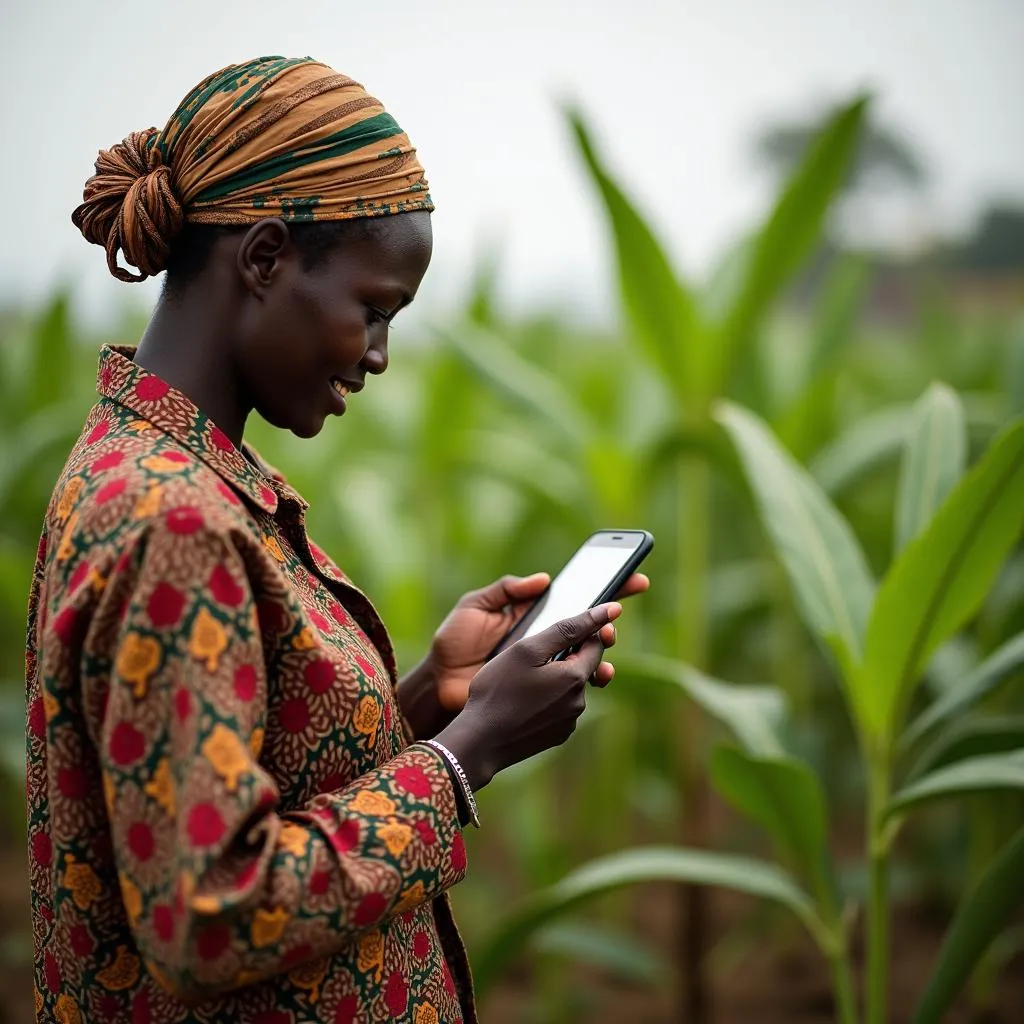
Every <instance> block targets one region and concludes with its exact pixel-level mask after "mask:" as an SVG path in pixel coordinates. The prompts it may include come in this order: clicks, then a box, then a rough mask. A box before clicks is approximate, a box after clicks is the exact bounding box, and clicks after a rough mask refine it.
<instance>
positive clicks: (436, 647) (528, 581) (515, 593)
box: [427, 572, 651, 715]
mask: <svg viewBox="0 0 1024 1024" xmlns="http://www.w3.org/2000/svg"><path fill="white" fill-rule="evenodd" d="M550 582H551V577H550V576H548V574H547V573H546V572H538V573H534V574H533V575H532V576H522V577H521V576H503V577H502V578H501V579H500V580H497V581H496V582H494V583H492V584H491V585H490V586H488V587H483V588H482V589H480V590H473V591H470V592H469V593H468V594H465V595H464V596H463V597H462V598H461V599H460V601H459V603H458V604H457V605H456V606H455V607H454V608H453V609H452V610H451V612H449V613H448V617H447V618H446V619H445V620H444V622H442V623H441V625H440V627H439V628H438V630H437V632H436V633H435V634H434V642H433V644H432V645H431V649H430V654H429V656H428V659H427V660H428V662H430V663H431V667H432V676H433V682H434V692H435V696H436V699H437V702H438V704H439V705H440V706H441V708H442V709H443V710H444V711H445V712H447V713H448V714H449V715H454V714H457V713H458V712H459V711H461V710H462V709H463V708H464V707H465V705H466V699H467V698H468V696H469V683H470V680H472V678H473V676H475V675H476V674H477V672H479V671H480V669H481V668H483V666H484V662H485V660H486V658H487V655H488V654H490V653H491V651H493V650H494V648H495V647H496V646H497V644H498V641H500V640H501V638H502V637H503V636H504V635H505V634H506V633H507V632H508V631H509V630H510V629H511V628H512V627H513V626H514V625H515V624H516V623H517V622H518V621H519V620H520V619H521V618H522V617H523V615H524V614H525V613H526V610H527V609H528V608H529V607H530V604H531V603H532V602H533V601H534V600H536V599H537V598H538V597H540V595H541V594H542V593H543V592H544V590H545V589H546V588H547V586H548V584H549V583H550ZM650 585H651V583H650V580H649V579H648V578H647V577H646V576H644V575H643V574H642V573H634V574H633V575H632V576H631V577H630V578H629V579H628V580H626V582H625V583H624V584H623V586H622V589H621V590H620V591H619V592H618V594H617V595H616V596H615V598H614V599H615V600H621V599H622V598H624V597H630V596H632V595H633V594H641V593H643V592H644V591H645V590H646V589H647V588H648V587H649V586H650ZM610 670H611V666H610V665H604V664H603V665H601V666H599V668H598V680H597V681H598V682H599V683H601V682H607V680H606V679H602V678H600V676H601V673H603V672H604V673H607V672H609V671H610Z"/></svg>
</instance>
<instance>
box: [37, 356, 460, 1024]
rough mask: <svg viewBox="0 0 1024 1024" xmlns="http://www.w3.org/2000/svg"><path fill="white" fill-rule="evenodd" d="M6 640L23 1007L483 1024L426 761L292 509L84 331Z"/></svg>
mask: <svg viewBox="0 0 1024 1024" xmlns="http://www.w3.org/2000/svg"><path fill="white" fill-rule="evenodd" d="M99 390H100V393H101V395H102V397H101V399H100V401H99V402H98V404H97V405H96V406H95V407H94V408H93V410H92V412H91V414H90V415H89V418H88V420H87V422H86V426H85V429H84V430H83V432H82V435H81V437H80V439H79V441H78V442H77V444H76V445H75V447H74V449H73V451H72V453H71V455H70V457H69V460H68V462H67V465H66V467H65V470H64V472H63V474H62V476H61V478H60V481H59V482H58V485H57V488H56V489H55V492H54V498H53V501H52V502H51V505H50V508H49V510H48V512H47V516H46V523H45V529H44V532H43V536H42V540H41V542H40V547H39V557H38V561H37V564H36V573H35V578H34V583H33V589H32V597H31V605H30V621H29V641H28V650H27V674H28V723H29V730H28V823H29V849H30V861H31V882H32V916H33V929H34V941H35V967H36V972H35V976H36V1017H37V1020H39V1021H46V1022H48V1024H49V1022H52V1021H59V1022H61V1024H90V1022H93V1021H110V1022H114V1024H170V1022H184V1021H190V1022H192V1021H194V1022H202V1024H304V1022H325V1024H327V1022H329V1024H343V1022H356V1021H358V1022H364V1021H366V1022H369V1021H389V1020H401V1021H411V1022H413V1024H441V1022H456V1021H464V1022H465V1024H473V1022H475V1020H476V1015H475V1011H474V1008H473V999H472V990H471V981H470V977H469V969H468V965H467V962H466V957H465V953H464V950H463V947H462V943H461V940H460V939H459V936H458V932H457V931H456V928H455V925H454V922H453V920H452V915H451V910H450V905H449V902H448V898H447V896H446V895H445V892H446V890H447V889H448V888H449V887H450V886H452V885H454V884H455V883H456V882H458V881H459V880H460V879H461V878H462V877H463V875H464V873H465V870H466V853H465V847H464V845H463V840H462V835H461V832H460V830H459V824H458V819H457V813H456V803H455V795H454V791H453V788H452V784H451V780H450V777H449V774H448V771H447V768H446V765H445V764H444V761H443V758H442V757H441V755H440V754H438V753H437V752H436V751H434V750H432V749H431V748H430V747H427V746H425V745H418V744H416V743H414V742H411V741H412V737H411V736H410V735H409V732H408V727H407V725H406V723H405V722H404V720H403V719H402V717H401V715H400V712H399V709H398V705H397V700H396V697H395V685H396V678H397V677H396V669H395V662H394V656H393V652H392V647H391V644H390V642H389V640H388V637H387V634H386V632H385V630H384V627H383V625H382V623H381V621H380V619H379V617H378V615H377V613H376V612H375V611H374V609H373V607H372V605H371V604H370V602H369V601H368V600H367V599H366V598H365V597H364V596H363V594H362V593H361V592H360V591H359V590H358V589H356V588H355V587H354V586H353V585H352V583H351V582H350V581H349V580H348V579H347V577H346V576H345V575H344V574H343V573H342V572H341V571H340V570H339V569H338V568H337V566H336V565H335V564H334V563H333V562H332V561H331V560H330V559H329V558H328V557H327V556H326V555H325V554H324V553H323V552H321V551H320V550H319V549H318V548H317V547H316V546H315V545H314V544H313V543H312V542H311V541H310V540H309V538H308V536H307V534H306V530H305V526H304V512H305V509H306V504H305V502H304V501H303V500H302V499H301V498H300V497H299V496H298V495H297V494H296V493H295V491H294V490H292V489H291V488H290V487H289V486H288V485H287V483H286V482H285V481H284V480H283V478H282V477H281V476H280V475H279V474H277V473H276V472H275V471H273V470H272V469H270V467H267V466H266V465H265V464H263V463H262V462H261V461H260V460H259V458H258V456H255V454H253V453H250V454H253V459H254V461H250V460H249V459H247V458H246V456H245V455H244V454H243V452H241V451H239V450H238V449H237V448H235V446H234V445H233V444H232V443H231V441H230V440H229V439H228V438H227V437H226V436H225V435H224V434H223V433H222V432H221V431H220V430H219V429H218V428H217V427H216V426H215V425H214V424H213V423H212V422H211V421H210V420H209V419H208V418H206V417H205V416H204V415H203V414H202V413H201V412H200V411H199V410H198V409H197V408H196V407H195V406H194V405H193V404H192V403H191V402H190V401H189V400H188V399H187V398H185V396H184V395H182V394H181V393H180V392H178V391H176V390H174V389H173V388H171V387H169V386H168V385H167V384H166V383H165V382H164V381H163V380H161V379H160V378H159V377H157V376H154V375H152V374H149V373H146V372H145V371H143V370H142V369H141V368H139V367H137V366H136V365H135V364H134V363H133V362H132V361H131V350H129V349H122V350H118V349H110V348H107V349H104V352H103V354H102V356H101V360H100V376H99Z"/></svg>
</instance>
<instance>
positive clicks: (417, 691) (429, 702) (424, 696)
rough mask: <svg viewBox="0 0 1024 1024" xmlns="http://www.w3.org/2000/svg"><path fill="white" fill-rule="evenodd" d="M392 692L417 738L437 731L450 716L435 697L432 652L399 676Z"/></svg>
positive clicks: (434, 672) (435, 678) (434, 671)
mask: <svg viewBox="0 0 1024 1024" xmlns="http://www.w3.org/2000/svg"><path fill="white" fill-rule="evenodd" d="M395 693H396V696H397V698H398V707H399V709H400V710H401V712H402V717H403V718H405V720H406V721H407V722H408V723H409V726H410V728H411V729H412V733H413V736H414V737H415V738H416V739H417V740H423V739H427V738H428V737H430V736H434V735H436V734H437V733H438V732H440V731H441V729H443V728H444V727H445V726H446V725H448V723H449V722H450V721H451V719H452V716H451V714H450V713H449V712H447V711H445V710H444V708H442V707H441V705H440V704H439V703H438V700H437V671H436V666H435V664H434V657H433V654H432V653H430V654H427V656H426V657H425V658H424V659H423V660H422V661H421V662H420V663H419V664H418V665H417V666H416V667H415V668H413V669H412V670H410V671H409V672H407V673H406V674H405V675H404V676H402V678H401V679H400V680H399V682H398V686H397V687H396V689H395Z"/></svg>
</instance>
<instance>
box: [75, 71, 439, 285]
mask: <svg viewBox="0 0 1024 1024" xmlns="http://www.w3.org/2000/svg"><path fill="white" fill-rule="evenodd" d="M83 200H84V201H83V202H82V204H81V205H80V206H79V207H78V208H77V209H76V210H75V212H74V213H73V214H72V218H71V219H72V221H73V222H74V224H75V226H76V227H78V229H79V230H80V231H81V232H82V234H83V235H84V236H85V238H86V239H88V241H90V242H94V243H95V244H97V245H102V246H103V247H104V248H105V249H106V252H107V266H108V268H109V270H110V272H111V273H112V274H113V275H114V276H115V277H116V278H118V279H119V280H121V281H142V280H144V279H145V278H147V277H150V276H152V275H154V274H158V273H159V272H160V271H161V270H165V269H167V270H170V271H171V273H170V274H169V278H170V281H169V287H171V288H172V289H174V290H177V289H179V288H180V287H183V285H184V283H187V281H188V280H189V279H190V277H194V276H195V275H196V274H197V273H199V272H201V270H202V268H203V267H204V266H205V265H206V262H207V260H208V259H209V256H210V252H211V250H212V248H213V246H214V244H215V243H216V240H217V239H218V238H219V237H221V236H223V234H224V233H225V232H226V231H233V230H239V229H241V228H244V227H246V226H248V225H251V224H254V223H256V222H257V221H259V220H262V219H264V218H266V217H281V218H283V219H284V220H285V221H286V222H288V224H289V227H290V228H291V227H292V226H294V227H295V229H296V230H295V239H296V243H297V244H298V245H299V247H300V249H301V251H302V253H303V255H304V257H306V258H307V260H308V261H310V262H311V265H315V264H316V263H317V262H319V261H322V260H323V259H325V258H326V256H327V254H328V253H329V252H330V251H331V250H332V249H333V248H334V247H335V246H336V245H337V244H338V243H339V240H341V239H343V238H346V237H351V234H350V232H349V231H348V230H346V229H345V228H342V227H339V226H338V225H339V224H341V223H343V222H360V223H366V222H367V221H368V220H371V219H373V218H376V217H379V216H382V215H387V214H395V213H404V212H406V211H410V210H428V211H429V210H433V208H434V204H433V202H432V201H431V199H430V195H429V193H428V191H427V182H426V179H425V177H424V174H423V168H422V167H421V166H420V164H419V161H418V160H417V159H416V150H415V148H414V147H413V145H412V143H411V142H410V141H409V138H408V136H407V135H406V134H405V132H403V131H402V129H401V128H399V126H398V125H397V124H396V123H395V120H394V118H392V117H391V115H390V114H388V113H387V112H386V111H385V110H384V108H383V106H381V104H380V102H379V101H378V100H376V99H374V97H372V96H370V95H368V94H367V93H366V91H365V90H364V89H363V87H362V86H361V85H359V83H358V82H354V81H353V80H352V79H351V78H348V77H347V76H345V75H341V74H338V72H336V71H334V70H333V69H331V68H329V67H327V66H326V65H324V64H321V63H319V62H317V61H314V60H313V59H312V58H310V57H300V58H294V59H293V58H285V57H260V58H257V59H256V60H252V61H248V62H247V63H245V64H233V65H231V66H229V67H227V68H224V69H223V70H221V71H218V72H216V73H215V74H213V75H211V76H210V77H209V78H207V79H205V80H204V81H203V82H200V83H199V85H197V86H196V87H195V88H194V89H193V90H192V91H191V92H190V93H189V94H188V95H187V96H186V97H185V98H184V100H182V102H181V104H179V106H178V109H177V110H176V111H175V112H174V113H173V114H172V115H171V118H170V120H169V121H168V122H167V124H166V125H165V126H164V128H163V129H162V130H157V129H156V128H150V129H147V130H146V131H142V132H133V133H132V134H131V135H129V136H127V137H126V138H125V139H124V141H123V142H120V143H118V144H116V145H114V146H112V147H111V148H110V149H109V150H101V151H100V154H99V156H98V158H97V160H96V173H95V174H94V175H93V176H92V177H91V178H89V180H88V181H87V182H86V185H85V190H84V193H83ZM360 230H364V231H365V230H371V229H359V228H353V229H351V231H354V232H356V233H358V232H359V231H360ZM118 253H123V254H124V258H125V261H126V262H127V263H129V264H131V265H132V266H134V267H136V268H138V271H139V273H137V274H133V273H131V272H130V271H128V270H125V269H124V268H122V267H120V266H118Z"/></svg>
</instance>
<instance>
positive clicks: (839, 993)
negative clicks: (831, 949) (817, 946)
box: [828, 943, 857, 1024]
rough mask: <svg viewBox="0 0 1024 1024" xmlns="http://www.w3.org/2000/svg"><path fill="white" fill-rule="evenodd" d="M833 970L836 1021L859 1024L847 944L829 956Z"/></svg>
mask: <svg viewBox="0 0 1024 1024" xmlns="http://www.w3.org/2000/svg"><path fill="white" fill-rule="evenodd" d="M828 959H829V967H830V968H831V970H832V991H833V993H834V995H835V1000H836V1020H837V1021H838V1022H839V1024H857V1002H856V1000H855V998H854V995H853V973H852V972H851V971H850V958H849V955H848V953H847V950H846V945H845V943H844V944H843V945H842V947H841V948H840V949H838V950H837V951H836V952H835V953H833V954H831V955H830V956H829V958H828Z"/></svg>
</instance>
